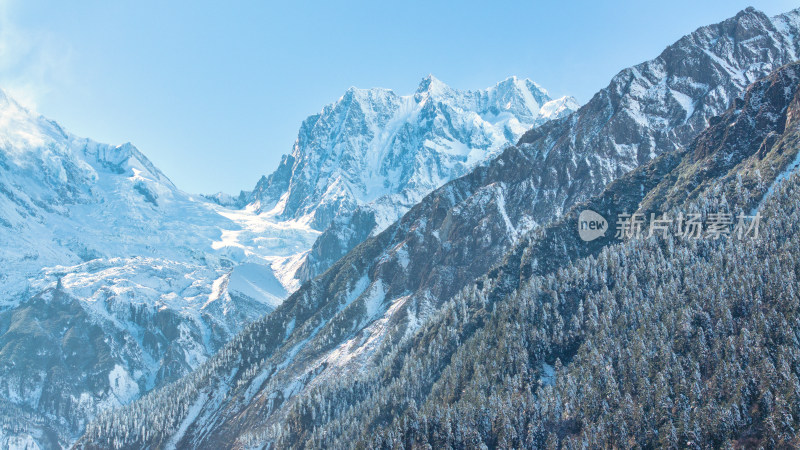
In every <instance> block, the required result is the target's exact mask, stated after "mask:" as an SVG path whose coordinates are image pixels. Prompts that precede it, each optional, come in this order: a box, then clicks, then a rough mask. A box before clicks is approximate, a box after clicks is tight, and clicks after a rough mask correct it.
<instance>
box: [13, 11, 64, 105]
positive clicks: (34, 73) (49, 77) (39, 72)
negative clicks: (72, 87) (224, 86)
mask: <svg viewBox="0 0 800 450" xmlns="http://www.w3.org/2000/svg"><path fill="white" fill-rule="evenodd" d="M15 9H17V7H16V2H15V1H12V0H0V87H2V88H3V89H4V90H5V91H6V92H8V93H9V94H10V95H11V96H12V97H14V98H15V99H16V100H17V101H18V102H19V103H22V104H23V105H25V106H27V107H30V108H33V109H35V108H36V105H37V104H39V103H40V102H41V101H42V99H43V98H44V97H45V96H47V95H48V94H49V93H51V92H53V91H54V90H56V89H58V88H60V87H63V86H65V85H66V84H68V82H69V77H70V74H69V62H70V59H71V53H72V49H71V47H70V46H69V45H68V44H67V43H65V42H63V41H59V40H58V39H56V37H55V36H54V35H53V34H52V33H50V32H48V31H46V30H37V29H26V28H23V27H20V26H18V25H17V23H16V22H15V20H14V11H15Z"/></svg>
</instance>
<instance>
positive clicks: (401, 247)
mask: <svg viewBox="0 0 800 450" xmlns="http://www.w3.org/2000/svg"><path fill="white" fill-rule="evenodd" d="M798 22H800V14H799V13H798V11H793V12H790V13H787V14H784V15H781V16H777V17H774V18H769V17H767V16H765V15H764V14H762V13H760V12H758V11H755V10H753V9H748V10H745V11H742V12H741V13H740V14H738V15H737V16H736V17H733V18H731V19H728V20H726V21H724V22H722V23H720V24H717V25H713V26H708V27H704V28H701V29H699V30H697V31H696V32H694V33H692V34H691V35H688V36H687V37H684V38H683V39H681V40H680V41H678V42H677V43H676V44H674V45H673V46H670V47H669V48H668V49H667V50H665V51H664V52H663V53H662V54H661V55H660V56H659V57H658V58H656V59H654V60H652V61H649V62H647V63H644V64H641V65H639V66H636V67H633V68H630V69H626V70H624V71H622V72H621V73H620V74H619V75H617V76H616V77H614V79H613V80H612V81H611V83H610V84H609V86H608V87H607V88H605V89H603V90H602V91H600V92H599V93H598V94H597V95H595V96H594V97H593V98H592V100H591V101H590V102H589V103H588V104H587V105H585V106H583V107H582V108H580V109H579V110H578V111H577V112H576V113H574V114H572V115H570V116H568V117H566V118H563V119H560V120H555V121H551V122H548V123H545V124H544V125H542V126H540V127H539V128H537V129H535V130H534V131H532V132H530V133H527V134H526V135H525V136H523V137H522V138H521V139H520V142H519V144H518V145H517V146H514V147H509V148H507V149H506V150H504V151H503V152H502V153H501V154H500V155H499V156H498V157H497V158H495V159H494V160H492V161H491V163H489V164H487V165H485V166H480V167H478V168H476V169H475V170H473V171H472V172H470V173H469V174H468V175H466V176H464V177H462V178H459V179H456V180H454V181H452V182H450V183H447V184H446V185H444V186H443V187H441V188H439V189H437V190H435V191H434V192H433V193H431V194H430V195H427V196H426V197H424V198H423V199H422V201H421V202H419V203H418V204H417V205H415V206H414V207H412V208H411V209H410V210H409V212H408V213H407V214H406V215H404V216H403V217H402V218H401V219H400V220H399V221H397V222H395V223H394V224H392V225H391V226H389V227H388V228H387V229H386V230H384V231H383V232H381V233H379V234H377V235H375V236H374V237H371V238H369V239H368V240H367V241H365V242H364V243H362V244H360V245H358V246H357V247H356V248H354V249H353V250H352V251H350V252H349V253H348V254H347V255H346V256H345V257H344V258H342V259H341V260H339V261H338V262H337V263H335V264H334V265H333V266H332V267H331V269H330V270H328V271H327V272H325V273H324V274H322V275H321V276H319V277H317V278H315V279H314V280H312V281H311V282H309V283H307V284H306V285H304V286H303V287H302V288H301V289H299V290H298V291H297V292H296V293H295V294H293V295H292V296H291V297H290V298H289V299H287V301H285V302H284V303H283V304H282V305H281V306H280V307H279V308H277V309H276V310H275V311H274V312H273V313H272V314H270V315H269V316H267V317H265V318H263V319H262V320H259V321H257V322H255V323H253V324H252V325H251V326H249V327H248V328H247V329H246V330H245V331H244V332H243V333H242V334H240V335H239V336H238V337H237V338H235V339H234V340H232V341H231V342H230V343H229V345H227V346H226V347H225V348H224V349H223V350H222V351H221V352H220V353H219V354H218V355H217V356H215V357H214V358H213V359H212V360H210V361H209V362H207V363H206V364H204V365H203V366H202V367H201V368H200V369H199V370H198V371H196V372H195V373H193V374H192V375H191V376H190V377H187V378H185V379H183V380H181V381H180V382H179V383H177V384H175V385H172V386H170V388H169V389H166V390H164V391H161V392H158V393H157V394H156V395H153V396H150V397H148V398H147V399H146V401H142V402H138V403H136V404H134V405H132V406H131V407H129V408H126V409H124V410H122V411H120V413H118V414H116V415H113V416H112V415H109V416H105V417H103V418H102V419H101V420H100V421H99V422H98V423H97V424H96V425H94V426H93V427H92V428H91V430H90V432H89V434H88V435H87V437H86V438H85V440H84V441H82V445H84V446H86V447H93V446H103V445H106V444H108V443H110V442H112V441H114V440H119V442H124V443H126V444H129V445H141V444H143V443H148V444H152V445H160V444H164V443H174V444H179V445H195V446H196V445H212V446H213V445H221V444H223V443H227V445H230V443H232V442H237V443H240V444H241V445H251V444H256V443H263V442H277V441H280V440H282V439H284V438H286V436H284V435H283V433H284V432H285V431H286V428H285V427H284V424H286V423H287V422H286V420H288V419H289V418H290V411H291V410H292V408H293V405H297V402H298V398H299V397H300V396H301V395H306V394H312V395H313V393H314V392H318V391H317V389H322V387H323V386H325V385H326V384H327V383H332V380H335V379H341V378H343V377H344V376H346V375H348V374H353V373H358V371H359V370H362V369H369V368H374V367H384V366H383V364H384V363H386V364H388V363H389V362H388V361H386V360H384V359H383V357H384V356H385V353H384V352H383V351H382V349H384V350H385V349H386V348H391V347H392V346H393V345H395V344H397V343H399V342H403V339H404V338H405V337H407V336H409V335H411V334H413V333H414V332H415V331H416V330H418V329H420V328H421V327H422V328H423V329H424V328H425V327H427V326H428V322H427V321H428V320H430V318H431V316H432V315H434V314H435V312H436V311H437V310H438V309H439V308H440V306H441V305H442V304H444V302H446V301H448V300H449V299H451V298H452V297H453V296H454V295H455V294H456V293H457V292H459V291H460V290H462V289H463V288H465V286H468V285H470V284H472V283H473V282H474V280H476V279H477V278H478V277H481V276H482V275H484V274H486V273H487V272H489V271H490V270H491V269H492V268H493V267H495V266H497V265H498V264H499V263H500V262H501V261H503V260H504V258H507V257H508V255H509V254H508V251H509V250H511V249H512V248H514V245H515V243H517V242H518V241H519V238H520V236H523V235H526V234H527V233H528V232H529V231H530V230H533V229H534V228H536V227H537V226H543V225H546V224H549V223H551V222H554V221H557V220H558V219H559V217H561V216H563V214H564V213H565V212H566V211H568V210H569V209H570V208H571V207H572V206H573V205H575V204H576V203H578V202H580V201H584V200H587V199H589V198H591V197H592V196H593V195H596V194H599V193H600V192H602V190H603V189H604V187H605V186H606V185H607V184H608V183H609V182H611V181H613V180H614V179H617V178H619V177H621V176H623V175H624V174H626V173H629V172H630V171H632V170H634V169H635V168H637V167H638V166H640V165H642V164H644V163H646V162H649V161H651V160H654V163H656V162H661V163H662V164H667V165H669V164H668V163H669V161H667V160H664V159H656V158H658V157H659V155H666V154H668V153H670V152H674V151H676V149H679V148H682V147H684V146H687V145H689V144H690V143H691V140H692V139H693V138H694V137H695V136H696V135H697V134H698V133H699V132H700V131H701V130H702V129H704V128H705V127H706V126H707V125H708V124H709V121H710V119H711V118H712V117H713V116H716V115H719V114H721V113H723V112H724V111H726V110H727V108H728V105H729V104H731V103H733V102H735V101H736V99H737V98H740V97H741V96H742V95H743V93H744V90H745V87H746V86H747V85H748V84H749V83H751V82H753V81H755V80H756V79H758V78H760V77H764V76H767V75H768V74H769V73H771V72H772V71H773V70H775V69H777V68H779V67H780V66H782V65H783V64H786V63H789V62H791V61H793V60H794V59H795V58H796V55H797V54H798V53H797V52H798V49H799V48H800V47H798V44H800V43H799V42H798V38H797V36H800V33H798ZM665 158H668V157H665ZM665 161H666V162H665ZM666 172H668V170H667V169H666V168H664V170H660V169H659V170H655V171H654V172H652V173H653V174H654V175H658V174H664V173H666ZM639 176H640V175H639ZM629 187H630V188H631V189H636V185H635V183H631V184H629ZM639 188H640V189H643V188H642V187H641V186H639ZM526 254H527V252H526V251H522V255H523V256H524V255H526ZM541 258H544V259H545V260H546V259H547V258H546V255H544V256H541ZM531 266H532V264H531V265H528V267H531ZM514 273H517V276H518V275H519V274H518V272H512V276H511V277H510V278H509V277H503V278H501V279H500V280H499V283H498V284H497V285H496V286H494V287H495V288H497V289H499V291H498V292H500V293H501V294H502V293H503V292H509V291H505V290H504V289H505V288H506V287H507V288H508V289H509V290H513V288H514V287H515V286H516V282H515V281H514V275H513V274H514ZM507 283H510V284H509V286H504V285H505V284H507ZM433 356H434V357H438V356H440V355H436V354H434V355H433ZM384 368H385V367H384ZM358 389H360V388H359V387H358V386H352V388H351V389H350V392H353V391H357V390H358ZM310 420H314V419H310ZM143 424H144V425H145V427H144V428H145V429H146V430H147V432H146V433H144V434H142V433H140V432H137V431H136V430H137V429H139V428H140V427H141V426H142V425H143ZM289 441H290V442H291V439H289Z"/></svg>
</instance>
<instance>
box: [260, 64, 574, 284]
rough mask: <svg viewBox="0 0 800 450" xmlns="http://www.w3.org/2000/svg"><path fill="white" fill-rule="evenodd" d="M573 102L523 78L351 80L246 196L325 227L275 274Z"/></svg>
mask: <svg viewBox="0 0 800 450" xmlns="http://www.w3.org/2000/svg"><path fill="white" fill-rule="evenodd" d="M577 107H578V104H577V102H576V101H575V99H573V98H572V97H562V98H559V99H556V100H553V99H551V98H550V96H549V95H548V93H547V91H545V90H544V89H543V88H542V87H540V86H539V85H537V84H536V83H534V82H533V81H531V80H527V79H524V80H523V79H518V78H516V77H511V78H508V79H506V80H504V81H502V82H500V83H498V84H497V85H495V86H493V87H490V88H488V89H485V90H481V91H460V90H457V89H453V88H451V87H449V86H447V85H446V84H444V83H442V82H441V81H439V80H438V79H436V78H435V77H433V76H428V77H426V78H424V79H423V80H422V82H421V83H420V85H419V87H418V89H417V91H416V92H415V93H414V94H412V95H406V96H400V95H397V94H395V93H394V92H393V91H391V90H388V89H356V88H351V89H349V90H347V92H346V93H345V94H344V95H343V96H342V97H341V98H340V99H339V100H338V101H337V102H335V103H333V104H331V105H328V106H326V107H325V108H324V109H323V110H322V111H321V112H320V113H319V114H316V115H314V116H311V117H309V118H308V119H306V120H305V121H304V122H303V125H302V126H301V128H300V132H299V134H298V138H297V141H296V143H295V145H294V148H293V150H292V153H291V154H289V155H286V156H284V158H283V160H282V161H281V164H280V166H279V167H278V169H277V170H276V171H275V172H274V173H273V174H272V175H270V176H269V177H263V178H262V179H261V180H260V181H259V183H258V184H257V186H256V187H255V189H254V190H253V191H252V192H251V193H249V195H248V196H247V203H249V204H250V205H251V206H252V207H253V208H254V209H256V210H258V211H270V212H271V213H272V214H275V216H276V217H279V218H283V219H294V220H297V221H299V222H301V223H306V224H308V225H309V226H310V227H311V228H313V229H316V230H320V231H326V235H325V236H324V237H323V238H322V239H321V240H319V241H318V242H316V243H315V248H314V250H313V251H312V252H311V254H310V255H309V260H308V261H302V263H301V264H302V265H300V267H299V270H300V273H299V274H297V273H296V271H297V270H298V261H292V264H293V265H292V266H291V268H290V269H289V270H288V271H287V272H286V273H285V274H284V278H282V280H284V283H285V284H293V285H296V284H297V281H293V278H297V279H299V280H306V279H310V278H312V277H313V275H315V274H317V273H319V272H321V271H322V270H324V269H325V268H327V267H328V266H329V265H330V264H331V263H333V262H334V261H336V260H337V259H339V257H340V256H342V255H344V254H345V253H346V252H347V251H348V250H350V248H352V247H354V246H355V245H357V244H358V243H360V242H361V241H363V240H364V239H366V238H367V237H368V236H370V234H373V233H375V232H378V231H381V230H383V229H384V228H385V227H387V226H388V225H389V224H391V223H392V222H394V221H395V220H397V219H398V218H399V217H400V216H402V215H403V214H404V213H405V212H406V211H407V210H408V209H409V208H410V207H411V206H413V205H414V204H416V203H417V202H419V201H420V200H421V199H422V198H423V197H424V196H425V195H427V194H428V193H429V192H431V191H433V190H434V189H436V188H438V187H440V186H441V185H443V184H444V183H446V182H447V181H450V180H452V179H454V178H457V177H459V176H461V175H464V174H465V173H467V172H469V171H470V170H471V169H473V168H474V167H475V166H477V165H478V164H480V163H483V162H484V161H487V160H488V159H490V158H492V157H494V156H496V155H497V154H498V153H499V152H500V151H501V150H502V149H503V148H505V147H506V146H508V145H510V144H513V143H514V142H516V140H517V139H518V138H519V137H520V136H521V135H522V134H523V133H524V132H526V131H528V130H530V129H531V128H533V127H535V126H538V125H540V124H542V123H544V122H546V121H548V120H550V119H555V118H559V117H563V116H565V115H567V114H569V113H571V112H572V111H574V110H575V109H577Z"/></svg>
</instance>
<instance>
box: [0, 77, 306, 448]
mask: <svg viewBox="0 0 800 450" xmlns="http://www.w3.org/2000/svg"><path fill="white" fill-rule="evenodd" d="M318 234H319V233H318V232H315V231H313V230H310V229H307V228H305V227H302V226H299V225H296V224H292V223H289V222H282V223H280V224H278V223H276V222H274V221H271V220H269V219H268V218H266V217H264V216H258V215H256V214H253V213H252V212H250V211H246V210H228V209H225V208H222V207H220V206H218V205H215V204H213V203H211V202H208V201H205V200H204V199H203V198H201V197H195V196H192V195H189V194H186V193H185V192H182V191H181V190H179V189H177V188H176V187H175V186H174V185H173V184H172V183H171V182H170V180H169V179H168V178H167V177H166V176H165V175H164V174H163V173H161V172H160V171H159V170H158V169H157V168H155V167H154V166H153V164H152V163H151V162H150V161H149V160H148V159H147V158H146V157H145V156H144V155H143V154H142V153H140V152H139V151H138V150H137V149H136V148H135V147H133V146H132V145H130V144H125V145H121V146H111V145H105V144H100V143H97V142H93V141H91V140H88V139H82V138H78V137H76V136H73V135H71V134H69V133H66V132H65V131H64V130H62V129H61V127H59V126H58V124H56V123H55V122H53V121H50V120H47V119H45V118H43V117H41V116H38V115H37V114H34V113H32V112H30V111H28V110H26V109H25V108H23V107H21V106H20V105H19V104H18V103H16V102H15V101H14V100H13V99H11V98H9V97H8V96H7V95H6V94H5V93H2V92H0V249H2V250H0V264H2V266H3V267H4V269H3V271H2V273H0V317H1V319H0V361H2V363H1V364H0V391H1V392H2V393H1V394H0V408H2V409H3V410H5V411H12V412H13V413H10V414H8V415H4V417H6V419H5V420H4V425H3V427H2V429H0V447H4V448H7V447H8V446H10V445H11V444H10V443H9V442H11V441H17V440H21V441H25V440H26V439H27V437H30V438H32V439H33V440H34V441H35V442H38V443H39V445H40V446H42V447H53V446H56V445H57V444H59V443H60V444H62V445H63V444H65V443H68V442H69V440H70V439H72V438H74V436H75V434H76V433H78V432H80V430H81V429H82V428H83V426H84V425H85V423H86V421H87V420H88V419H90V418H91V417H92V416H94V414H96V413H97V412H98V411H99V410H102V409H105V408H109V407H115V406H119V405H122V404H126V403H128V402H130V401H132V400H134V399H135V398H138V396H139V395H141V394H143V393H144V392H147V391H148V390H149V389H152V388H153V387H155V386H159V385H161V384H163V383H164V382H166V381H170V380H173V379H176V378H177V377H179V376H181V375H183V374H185V373H187V372H188V371H190V370H191V369H193V368H194V367H196V366H197V365H198V364H200V363H201V362H203V361H204V360H205V359H206V358H208V357H209V356H210V355H212V354H213V353H214V352H215V351H216V350H217V349H218V348H219V347H220V346H221V345H222V344H224V343H225V342H226V341H227V340H228V339H229V338H230V337H231V336H233V335H235V333H236V332H238V331H239V330H241V328H242V327H243V326H244V325H245V324H246V323H248V322H250V321H252V320H253V319H255V318H257V317H260V316H261V315H263V314H266V313H268V312H269V311H271V310H272V309H274V308H275V307H276V306H277V305H278V304H280V302H281V301H283V299H284V298H285V297H286V295H287V292H286V291H285V289H284V288H283V286H282V285H281V284H280V283H279V282H278V281H277V279H275V277H274V275H273V274H272V271H271V268H270V264H271V262H272V259H273V258H282V257H285V256H287V255H289V254H293V253H296V252H298V251H300V250H301V249H307V248H308V247H309V246H310V245H311V244H312V242H313V240H314V239H315V238H316V236H317V235H318ZM233 237H236V240H235V242H234V241H233ZM286 242H291V243H293V245H286ZM21 430H22V431H21ZM19 433H21V434H19ZM25 436H27V437H25Z"/></svg>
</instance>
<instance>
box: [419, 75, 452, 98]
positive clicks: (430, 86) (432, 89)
mask: <svg viewBox="0 0 800 450" xmlns="http://www.w3.org/2000/svg"><path fill="white" fill-rule="evenodd" d="M449 89H450V86H448V85H446V84H445V83H443V82H442V81H441V80H439V79H438V78H436V77H435V76H433V74H428V76H426V77H425V78H423V79H422V81H420V83H419V87H417V93H418V94H423V93H428V94H430V95H437V94H441V93H443V92H445V91H447V90H449Z"/></svg>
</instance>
